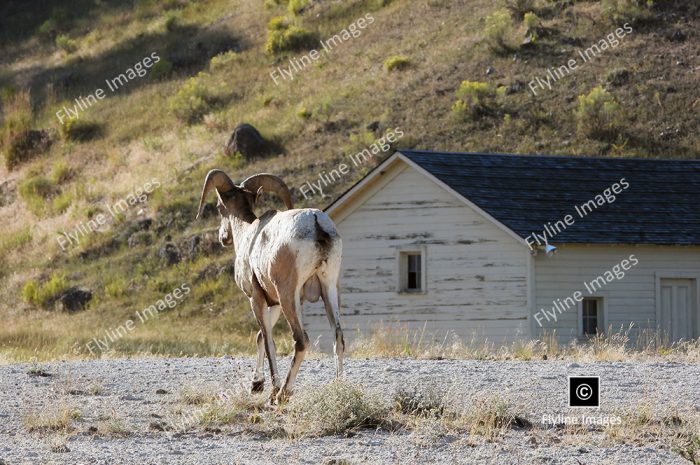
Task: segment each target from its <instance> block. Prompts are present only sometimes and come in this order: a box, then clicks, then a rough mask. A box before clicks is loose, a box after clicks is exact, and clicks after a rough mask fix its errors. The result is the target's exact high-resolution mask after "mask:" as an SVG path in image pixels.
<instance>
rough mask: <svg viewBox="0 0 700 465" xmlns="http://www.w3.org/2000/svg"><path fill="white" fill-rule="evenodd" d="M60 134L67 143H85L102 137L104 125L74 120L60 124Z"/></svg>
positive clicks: (67, 120)
mask: <svg viewBox="0 0 700 465" xmlns="http://www.w3.org/2000/svg"><path fill="white" fill-rule="evenodd" d="M59 132H60V133H61V137H62V138H63V140H65V141H69V142H85V141H88V140H92V139H96V138H98V137H100V136H101V135H102V125H101V124H100V123H98V122H96V121H92V120H89V119H84V118H83V119H81V118H73V119H66V120H63V122H62V123H60V124H59Z"/></svg>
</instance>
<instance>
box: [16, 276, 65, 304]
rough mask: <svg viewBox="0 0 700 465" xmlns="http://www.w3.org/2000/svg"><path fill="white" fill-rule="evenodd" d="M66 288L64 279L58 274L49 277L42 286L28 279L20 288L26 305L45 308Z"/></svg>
mask: <svg viewBox="0 0 700 465" xmlns="http://www.w3.org/2000/svg"><path fill="white" fill-rule="evenodd" d="M67 287H68V282H67V281H66V277H65V276H64V275H62V274H58V273H55V274H53V275H51V278H50V279H49V280H48V281H47V282H45V283H44V284H41V283H38V282H37V281H35V280H33V279H30V280H28V281H27V282H26V283H25V284H24V287H23V288H22V298H23V299H24V301H25V302H27V303H28V304H31V305H35V306H38V307H43V308H47V307H49V306H50V305H51V304H52V303H53V302H54V301H55V300H56V298H57V297H58V296H59V294H61V292H63V291H64V290H66V288H67Z"/></svg>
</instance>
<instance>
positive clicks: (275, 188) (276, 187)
mask: <svg viewBox="0 0 700 465" xmlns="http://www.w3.org/2000/svg"><path fill="white" fill-rule="evenodd" d="M241 187H242V188H244V189H246V190H249V191H251V192H254V193H255V192H257V191H258V189H259V188H260V187H262V188H263V190H265V191H268V192H274V193H275V194H277V195H278V196H279V198H281V199H282V201H283V202H284V205H285V206H286V207H287V210H291V209H292V208H294V204H293V203H292V193H291V192H289V188H288V187H287V185H286V184H285V183H284V181H282V180H281V179H280V178H278V177H277V176H275V175H274V174H269V173H261V174H254V175H253V176H251V177H249V178H247V179H246V180H245V181H243V182H242V183H241Z"/></svg>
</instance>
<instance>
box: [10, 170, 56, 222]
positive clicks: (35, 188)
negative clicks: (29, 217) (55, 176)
mask: <svg viewBox="0 0 700 465" xmlns="http://www.w3.org/2000/svg"><path fill="white" fill-rule="evenodd" d="M55 193H56V187H55V186H54V184H53V183H52V182H51V181H50V180H49V179H48V178H46V177H45V176H41V175H37V176H31V177H29V178H27V179H25V180H23V181H21V182H20V183H19V195H20V197H22V199H23V200H24V201H25V202H26V204H27V208H29V210H30V211H31V212H32V213H34V214H35V215H37V216H42V215H43V213H44V212H45V211H46V210H47V208H46V207H47V202H48V201H49V200H50V199H51V197H53V196H54V195H55Z"/></svg>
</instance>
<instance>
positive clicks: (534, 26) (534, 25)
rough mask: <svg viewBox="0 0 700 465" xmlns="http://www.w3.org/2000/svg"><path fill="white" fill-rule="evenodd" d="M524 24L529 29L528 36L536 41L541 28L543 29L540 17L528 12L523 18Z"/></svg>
mask: <svg viewBox="0 0 700 465" xmlns="http://www.w3.org/2000/svg"><path fill="white" fill-rule="evenodd" d="M523 23H524V24H525V27H526V28H527V32H526V34H527V35H529V36H530V37H532V38H533V39H536V38H537V36H538V34H539V31H540V28H541V27H542V20H541V19H540V17H539V16H537V15H536V14H535V13H533V12H532V11H528V12H527V13H525V16H524V17H523Z"/></svg>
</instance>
